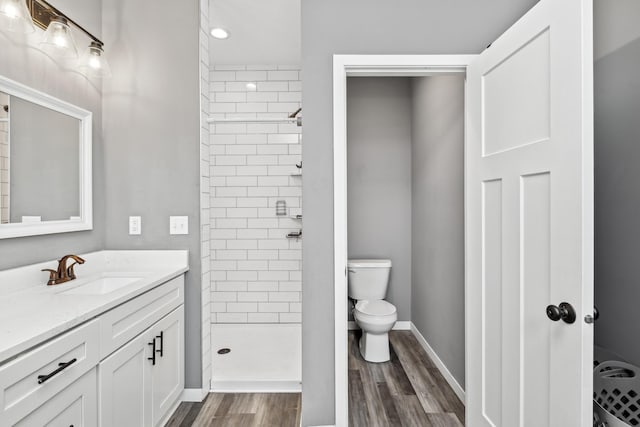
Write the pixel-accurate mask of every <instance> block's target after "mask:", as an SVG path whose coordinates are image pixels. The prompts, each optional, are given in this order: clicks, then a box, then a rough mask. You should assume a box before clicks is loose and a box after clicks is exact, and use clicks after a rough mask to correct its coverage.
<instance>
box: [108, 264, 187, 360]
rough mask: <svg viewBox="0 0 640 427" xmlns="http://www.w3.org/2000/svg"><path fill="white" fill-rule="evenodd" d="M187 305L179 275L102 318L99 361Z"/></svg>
mask: <svg viewBox="0 0 640 427" xmlns="http://www.w3.org/2000/svg"><path fill="white" fill-rule="evenodd" d="M183 302H184V275H180V276H178V277H176V278H175V279H172V280H170V281H168V282H166V283H164V284H162V285H160V286H158V287H156V288H153V289H152V290H150V291H149V292H146V293H144V294H142V295H140V296H138V297H136V298H134V299H132V300H131V301H128V302H126V303H124V304H122V305H120V306H118V307H116V308H114V309H113V310H110V311H108V312H106V313H105V314H103V315H102V316H100V360H102V359H104V358H105V357H107V356H108V355H110V354H111V353H113V352H114V351H116V350H117V349H118V348H120V347H122V346H123V345H125V344H126V343H127V342H129V341H130V340H131V339H133V338H134V337H135V336H136V335H138V334H140V333H141V332H142V331H144V330H145V329H147V328H148V327H149V326H151V325H153V324H154V323H155V322H157V321H158V320H160V319H161V318H162V317H164V316H165V315H167V314H168V313H169V312H171V311H172V310H173V309H175V308H176V307H178V306H179V305H180V304H182V303H183Z"/></svg>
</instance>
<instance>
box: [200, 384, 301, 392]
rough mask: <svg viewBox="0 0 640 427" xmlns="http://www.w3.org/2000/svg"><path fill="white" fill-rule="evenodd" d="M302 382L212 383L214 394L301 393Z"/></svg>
mask: <svg viewBox="0 0 640 427" xmlns="http://www.w3.org/2000/svg"><path fill="white" fill-rule="evenodd" d="M301 391H302V384H301V383H300V381H212V382H211V392H212V393H300V392H301Z"/></svg>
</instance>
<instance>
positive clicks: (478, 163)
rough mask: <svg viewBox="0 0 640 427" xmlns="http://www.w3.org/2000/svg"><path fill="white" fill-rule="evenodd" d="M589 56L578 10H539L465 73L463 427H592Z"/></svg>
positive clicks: (558, 2) (588, 15) (588, 10)
mask: <svg viewBox="0 0 640 427" xmlns="http://www.w3.org/2000/svg"><path fill="white" fill-rule="evenodd" d="M592 56H593V55H592V2H591V0H541V1H540V2H539V3H538V4H537V5H536V6H534V8H533V9H531V10H530V11H529V12H528V13H527V14H526V15H525V16H524V17H523V18H522V19H520V20H519V21H518V22H517V23H516V24H515V25H514V26H513V27H511V28H510V29H509V30H508V31H507V32H506V33H504V34H503V35H502V36H501V37H500V38H499V39H498V40H496V41H495V42H494V43H493V44H492V45H491V46H490V47H489V48H487V49H486V50H485V51H484V52H483V53H482V54H481V55H479V56H478V58H477V59H476V60H475V61H474V62H473V63H472V64H471V66H470V67H469V68H468V70H467V89H466V90H467V106H466V108H467V136H466V207H467V214H466V248H467V254H466V257H467V260H466V265H467V271H466V274H467V277H466V283H467V284H466V295H467V298H466V303H467V319H466V328H467V331H466V332H467V338H466V343H467V349H466V351H467V355H468V356H467V375H466V378H467V379H466V400H467V402H466V403H467V425H468V426H470V427H479V426H496V427H513V426H532V427H534V426H535V427H543V426H558V427H560V426H561V427H571V426H576V427H584V426H589V425H591V423H592V421H591V412H592V403H591V393H592V351H593V348H592V346H593V328H592V325H591V324H587V323H586V322H585V320H584V318H585V315H588V314H592V310H593V271H592V270H593V130H592V127H593V118H592V114H593V113H592V110H593V106H592V104H593V96H592V92H593V89H592V74H593V59H592ZM562 302H567V303H570V304H571V305H572V306H573V308H575V311H576V313H577V319H576V320H575V322H574V323H567V322H565V321H564V319H559V320H556V321H552V320H551V319H550V318H549V317H548V315H547V311H546V309H547V306H549V305H554V306H559V305H560V303H562ZM555 314H558V313H555ZM565 318H567V320H569V319H568V317H567V316H566V315H565Z"/></svg>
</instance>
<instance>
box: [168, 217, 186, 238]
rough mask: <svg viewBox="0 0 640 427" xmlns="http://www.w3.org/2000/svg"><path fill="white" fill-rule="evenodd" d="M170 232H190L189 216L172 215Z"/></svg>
mask: <svg viewBox="0 0 640 427" xmlns="http://www.w3.org/2000/svg"><path fill="white" fill-rule="evenodd" d="M169 234H189V217H188V216H170V217H169Z"/></svg>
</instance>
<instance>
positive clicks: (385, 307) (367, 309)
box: [355, 300, 396, 316]
mask: <svg viewBox="0 0 640 427" xmlns="http://www.w3.org/2000/svg"><path fill="white" fill-rule="evenodd" d="M355 309H356V311H358V312H360V313H362V314H366V315H368V316H390V315H392V314H395V313H396V306H395V305H393V304H391V303H390V302H387V301H385V300H377V301H369V300H363V301H358V302H357V303H356V308H355Z"/></svg>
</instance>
